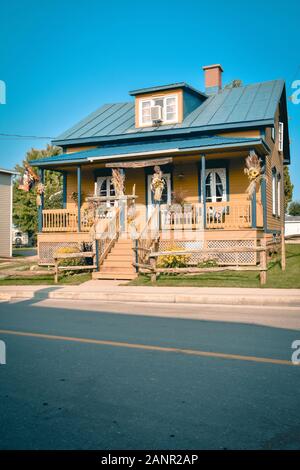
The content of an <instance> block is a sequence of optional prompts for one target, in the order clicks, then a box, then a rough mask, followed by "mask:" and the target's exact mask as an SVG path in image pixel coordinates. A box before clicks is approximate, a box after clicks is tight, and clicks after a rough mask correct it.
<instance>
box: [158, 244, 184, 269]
mask: <svg viewBox="0 0 300 470" xmlns="http://www.w3.org/2000/svg"><path fill="white" fill-rule="evenodd" d="M168 251H170V252H172V251H182V248H181V247H178V246H173V247H172V248H170V249H169V250H168ZM189 258H190V257H189V256H188V255H172V254H171V253H170V254H168V255H162V256H159V257H158V263H157V264H158V266H159V267H160V268H185V267H186V266H187V264H188V261H189Z"/></svg>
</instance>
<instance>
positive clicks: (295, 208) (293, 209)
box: [289, 201, 300, 215]
mask: <svg viewBox="0 0 300 470" xmlns="http://www.w3.org/2000/svg"><path fill="white" fill-rule="evenodd" d="M289 215H300V201H293V202H291V203H290V205H289Z"/></svg>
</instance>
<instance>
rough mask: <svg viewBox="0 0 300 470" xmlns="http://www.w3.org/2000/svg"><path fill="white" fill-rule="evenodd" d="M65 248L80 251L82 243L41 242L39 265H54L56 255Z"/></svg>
mask: <svg viewBox="0 0 300 470" xmlns="http://www.w3.org/2000/svg"><path fill="white" fill-rule="evenodd" d="M64 247H71V248H76V249H77V250H78V251H80V243H76V242H39V264H46V265H48V264H54V260H53V256H54V253H55V252H56V251H57V250H58V249H59V248H64Z"/></svg>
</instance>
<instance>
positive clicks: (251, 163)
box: [244, 152, 266, 199]
mask: <svg viewBox="0 0 300 470" xmlns="http://www.w3.org/2000/svg"><path fill="white" fill-rule="evenodd" d="M244 173H245V174H246V175H247V176H248V180H249V185H248V187H247V189H246V193H247V194H248V199H251V197H252V196H253V194H254V193H255V191H256V187H257V185H259V184H260V183H261V181H262V180H263V179H265V178H266V177H265V175H264V168H263V167H262V166H261V159H260V158H258V156H257V155H256V153H254V152H251V153H250V154H249V155H248V157H247V158H246V168H244Z"/></svg>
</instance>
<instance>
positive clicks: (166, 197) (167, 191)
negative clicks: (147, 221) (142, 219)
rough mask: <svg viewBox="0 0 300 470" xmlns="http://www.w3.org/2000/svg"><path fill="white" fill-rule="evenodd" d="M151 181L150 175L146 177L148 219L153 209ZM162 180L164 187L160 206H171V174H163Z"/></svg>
mask: <svg viewBox="0 0 300 470" xmlns="http://www.w3.org/2000/svg"><path fill="white" fill-rule="evenodd" d="M151 179H152V175H148V178H147V196H148V207H147V210H148V217H149V216H150V215H151V214H152V211H153V208H154V207H155V201H154V197H153V192H152V191H151ZM163 179H164V180H165V185H164V189H163V192H162V197H161V201H160V204H161V205H163V204H171V200H172V194H171V193H172V191H171V173H164V174H163Z"/></svg>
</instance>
